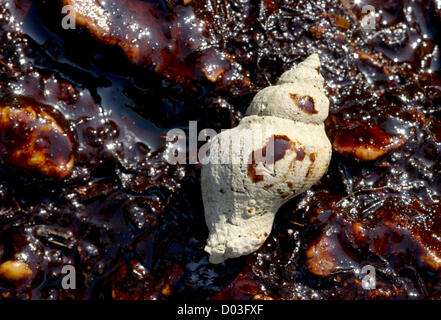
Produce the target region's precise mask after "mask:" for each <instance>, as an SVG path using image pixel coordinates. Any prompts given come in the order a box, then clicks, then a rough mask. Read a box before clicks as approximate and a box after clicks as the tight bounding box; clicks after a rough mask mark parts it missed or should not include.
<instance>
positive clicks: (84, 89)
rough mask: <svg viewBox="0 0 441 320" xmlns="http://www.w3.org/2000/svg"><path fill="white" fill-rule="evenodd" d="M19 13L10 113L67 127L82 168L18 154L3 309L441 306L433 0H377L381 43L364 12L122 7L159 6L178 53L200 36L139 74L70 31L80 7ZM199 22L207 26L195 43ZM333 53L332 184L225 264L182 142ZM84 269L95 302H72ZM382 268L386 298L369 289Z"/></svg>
mask: <svg viewBox="0 0 441 320" xmlns="http://www.w3.org/2000/svg"><path fill="white" fill-rule="evenodd" d="M77 2H80V1H77ZM0 3H1V6H0V105H1V106H12V107H14V108H18V109H20V110H22V109H21V108H23V107H24V106H32V109H33V110H35V113H36V114H40V115H41V114H43V113H44V114H47V117H48V118H47V119H51V120H50V121H49V122H50V123H51V124H53V125H51V126H50V127H51V128H52V130H55V128H57V130H58V129H59V130H61V131H62V132H63V133H64V134H65V135H64V136H65V137H69V141H71V146H70V147H69V149H70V148H71V150H72V155H73V159H74V163H73V165H72V168H71V170H69V174H61V175H58V177H57V178H56V179H54V177H53V176H51V175H49V174H47V172H45V171H44V170H38V168H41V166H40V165H38V166H36V167H32V166H30V165H26V164H24V165H20V164H18V163H14V161H8V160H7V159H6V158H4V157H3V158H2V163H1V165H0V198H1V200H2V201H1V203H0V263H1V264H4V263H6V265H4V267H3V269H4V270H3V271H2V274H3V276H2V277H1V278H0V294H1V296H2V297H3V298H20V299H29V298H34V299H37V298H42V299H87V298H114V299H149V298H156V299H172V300H177V299H178V300H182V299H209V298H215V299H222V298H234V299H252V298H254V299H266V298H275V299H348V298H355V299H385V298H408V299H427V298H440V258H441V243H440V239H441V220H440V219H441V218H440V217H441V215H440V213H441V208H440V205H439V200H440V192H441V190H440V188H441V180H440V179H441V178H440V176H441V175H440V173H441V167H440V159H439V154H440V151H441V144H440V141H441V122H440V121H441V118H440V117H441V115H440V110H439V108H440V103H441V81H440V74H439V69H440V57H439V55H440V53H439V50H440V49H439V45H440V34H439V30H441V28H440V23H441V22H440V18H439V15H438V14H437V11H436V10H434V9H435V4H434V3H433V2H432V1H382V2H380V1H371V2H370V4H372V5H373V6H374V7H375V9H376V11H377V13H378V15H379V17H378V19H377V21H376V30H375V31H369V30H365V29H363V28H361V24H360V21H361V19H362V13H361V8H360V7H359V6H358V5H354V4H352V3H351V2H347V1H337V2H336V1H318V2H317V1H266V0H265V1H263V0H262V1H192V2H190V3H189V4H187V5H186V6H183V5H182V4H181V3H180V2H177V1H134V0H132V1H117V2H115V3H116V4H115V6H118V7H119V10H121V11H122V12H123V13H124V15H123V16H127V17H131V18H130V19H132V16H133V14H132V13H127V12H128V11H124V10H126V9H127V10H129V4H131V5H132V6H137V5H139V6H141V7H142V6H148V7H150V9H151V10H150V11H149V15H152V14H154V15H157V16H158V17H159V18H158V19H157V20H155V23H156V24H159V26H158V27H157V30H161V32H159V31H158V33H157V34H156V35H157V36H160V37H164V39H166V40H164V41H166V42H167V43H168V44H169V43H173V39H175V40H176V39H181V40H182V39H187V40H189V42H188V43H179V46H178V45H177V44H176V42H174V43H175V44H176V46H175V47H174V48H175V49H176V48H178V47H179V48H180V50H179V52H178V51H176V50H174V51H173V50H170V51H163V52H162V54H161V55H160V56H159V57H160V60H158V61H159V62H158V63H155V59H156V55H157V52H155V51H154V50H152V47H151V46H150V45H151V44H149V42H148V41H146V42H143V41H141V42H140V45H141V46H145V47H144V50H145V51H143V52H142V54H141V55H139V57H143V59H144V60H142V59H141V60H137V59H134V57H138V56H134V55H133V54H132V53H131V52H132V51H130V50H131V48H130V47H126V46H124V45H121V44H124V42H123V41H122V40H121V39H120V40H118V39H117V38H118V37H121V34H119V33H117V32H116V33H115V32H114V33H112V34H111V36H112V37H114V38H115V39H113V40H112V39H111V40H108V39H106V41H104V40H103V39H102V38H100V36H97V34H96V33H95V34H94V33H93V32H91V31H90V29H87V26H81V25H78V28H77V29H75V30H64V29H62V28H61V19H62V17H63V15H62V14H61V5H62V4H63V3H62V2H61V1H60V3H59V7H57V6H55V5H53V1H44V0H36V1H27V0H20V1H12V0H0ZM366 4H367V3H366ZM135 11H136V10H135ZM145 14H146V15H147V13H145ZM135 16H140V17H141V18H142V17H144V12H143V10H137V11H136V15H135ZM134 18H136V17H134ZM186 18H189V19H190V20H192V21H193V22H192V24H191V26H198V25H203V26H204V31H203V32H202V33H201V32H199V31H197V30H196V31H194V32H188V31H187V32H186V29H185V24H184V23H183V22H180V21H185V20H186ZM130 19H129V18H127V20H124V22H127V23H129V27H130V21H129V20H130ZM112 21H113V20H112ZM112 23H113V22H112ZM143 27H150V26H140V28H143ZM118 30H120V29H118ZM155 30H156V29H155ZM164 30H165V31H164ZM167 30H168V31H169V32H167ZM133 32H134V33H133V35H135V36H136V32H138V31H137V29H134V31H133ZM181 33H185V34H186V35H187V37H184V38H182V37H178V36H177V35H179V34H181ZM193 40H194V41H193ZM178 42H179V41H178ZM118 43H119V45H118ZM198 48H199V49H200V50H199V49H198ZM194 50H195V51H196V53H194V54H193V53H192V51H194ZM182 52H183V54H181V53H182ZM313 52H318V53H319V55H320V58H321V62H322V67H321V70H320V71H321V73H322V74H323V76H324V78H325V83H326V91H327V92H326V94H327V96H328V97H329V98H330V115H329V117H328V119H327V121H326V130H327V133H328V135H329V137H330V140H331V142H332V143H333V148H334V150H333V151H334V152H333V160H332V162H331V165H330V168H329V170H328V173H327V174H326V175H325V176H324V177H323V179H322V180H321V182H320V183H319V184H318V185H317V186H315V187H313V188H312V189H311V190H309V191H307V192H305V193H303V194H301V195H299V196H297V197H296V198H294V199H293V200H291V201H289V202H288V203H287V204H285V205H284V206H283V207H282V208H281V209H280V210H279V212H278V214H277V216H276V220H275V225H274V227H273V230H272V232H271V234H270V236H269V238H268V239H267V241H266V243H265V244H264V245H263V246H262V247H261V248H260V249H259V251H257V252H256V253H254V254H252V255H250V256H248V257H246V258H240V259H235V260H231V261H227V262H226V263H224V264H222V265H216V266H214V265H210V264H209V263H208V257H207V255H206V254H205V253H204V251H203V247H204V243H205V240H206V237H207V234H208V230H207V229H206V227H205V224H204V219H203V208H202V202H201V193H200V190H199V187H198V186H199V178H200V167H199V166H198V165H180V166H174V165H173V166H172V165H169V164H168V163H167V161H166V159H165V156H164V154H165V150H166V148H167V145H166V144H165V139H164V134H165V133H166V132H167V130H168V129H170V128H176V127H183V128H184V129H185V128H186V126H188V121H189V120H198V126H199V128H205V127H209V128H213V129H216V130H220V129H222V128H224V129H226V128H231V127H233V126H235V125H237V123H238V122H239V120H240V119H241V118H242V117H243V113H244V112H245V110H246V108H247V106H248V105H249V103H250V101H251V99H252V98H253V97H254V95H255V93H256V92H257V91H258V90H260V89H261V88H263V87H266V86H268V85H271V84H275V82H276V80H277V79H278V77H280V75H281V74H282V73H283V72H284V71H286V70H287V69H289V68H291V67H292V66H294V65H296V64H297V63H298V62H300V61H302V60H304V59H305V58H306V57H307V56H308V55H309V54H311V53H313ZM129 53H130V54H129ZM195 55H196V56H195ZM193 57H195V58H194V59H193ZM219 57H221V58H219ZM224 57H225V59H224ZM225 61H226V62H228V63H226V62H225ZM176 62H180V64H178V65H176ZM158 66H159V67H158ZM161 66H163V67H161ZM166 66H167V67H166ZM182 66H187V67H188V68H184V67H182ZM208 66H209V68H208ZM170 70H172V72H170ZM204 70H205V72H204ZM24 108H25V107H24ZM308 108H309V107H308ZM308 108H306V109H307V110H309V109H308ZM8 142H9V140H7V141H6V140H5V139H4V138H3V137H2V141H0V144H1V145H6V144H7V143H8ZM61 153H62V152H61ZM51 154H54V153H52V152H51ZM54 156H55V154H54ZM57 156H60V154H58V153H57ZM56 158H57V157H56ZM44 159H49V158H44ZM54 159H55V158H54ZM57 159H58V158H57ZM66 264H72V265H74V266H75V267H76V270H77V290H71V291H69V290H63V289H62V288H61V278H62V274H61V268H62V266H63V265H66ZM365 265H372V266H373V267H375V269H376V276H377V282H376V289H375V290H365V289H363V288H362V286H361V276H360V274H359V273H357V271H359V270H361V268H362V267H363V266H365Z"/></svg>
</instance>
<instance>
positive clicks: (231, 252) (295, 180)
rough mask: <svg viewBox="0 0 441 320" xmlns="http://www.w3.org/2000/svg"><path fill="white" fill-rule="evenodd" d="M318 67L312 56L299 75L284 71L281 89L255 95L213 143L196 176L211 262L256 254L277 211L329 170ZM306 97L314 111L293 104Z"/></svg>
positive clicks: (324, 103) (326, 105)
mask: <svg viewBox="0 0 441 320" xmlns="http://www.w3.org/2000/svg"><path fill="white" fill-rule="evenodd" d="M319 65H320V63H319V60H318V56H317V55H312V56H310V57H309V58H308V59H306V60H305V61H304V62H303V63H301V64H299V66H298V69H300V70H302V73H299V72H298V71H297V72H296V70H297V69H294V70H290V71H287V72H286V73H284V74H283V75H282V77H281V79H282V78H283V79H284V81H283V83H282V84H280V85H276V86H272V87H268V88H265V89H263V90H261V91H260V92H259V93H258V94H257V95H256V97H255V99H254V100H253V102H252V103H251V105H250V107H249V109H248V110H247V115H248V116H247V117H245V118H243V119H242V121H241V122H240V124H239V125H238V126H237V127H236V128H233V129H229V130H226V131H223V132H222V133H220V134H218V135H217V136H216V137H214V139H213V140H212V142H211V143H210V149H209V150H210V152H209V155H208V156H207V157H208V159H206V161H207V160H208V163H207V164H205V165H203V167H202V173H201V186H202V197H203V201H204V209H205V219H206V223H207V226H208V229H209V231H210V234H209V237H208V241H207V245H206V247H205V251H207V252H208V253H209V254H210V262H212V263H220V262H222V261H224V260H225V259H228V258H235V257H239V256H242V255H247V254H250V253H252V252H254V251H256V250H257V249H258V248H259V247H260V246H261V245H262V244H263V243H264V242H265V240H266V238H267V237H268V235H269V234H270V232H271V228H272V224H273V221H274V217H275V214H276V212H277V210H278V209H279V208H280V206H282V205H283V204H284V203H285V202H286V201H288V200H289V199H291V198H293V197H294V196H296V195H298V194H300V193H302V192H304V191H306V190H308V189H309V188H310V187H311V186H312V185H314V184H315V183H316V182H317V181H318V180H319V179H320V178H321V177H322V176H323V175H324V173H325V172H326V170H327V168H328V165H329V162H330V160H331V150H332V149H331V144H330V142H329V140H328V138H327V136H326V133H325V130H324V125H323V121H324V120H325V119H326V117H327V115H328V109H329V101H328V99H327V98H326V96H325V95H324V94H323V92H322V88H321V89H319V88H318V87H317V85H318V84H320V81H321V80H320V78H321V79H323V78H322V77H321V75H319V74H318V72H317V69H318V67H319ZM312 73H315V74H312ZM314 79H315V80H314ZM291 80H292V81H294V83H290V82H286V81H291ZM306 80H307V81H306ZM322 86H323V84H322ZM306 96H307V97H310V98H311V99H313V106H312V107H313V108H314V109H310V108H309V109H307V110H303V109H302V108H301V106H299V103H298V101H296V98H297V99H301V97H306ZM301 103H302V101H301V102H300V104H301ZM305 103H306V102H305ZM311 110H315V111H314V112H311Z"/></svg>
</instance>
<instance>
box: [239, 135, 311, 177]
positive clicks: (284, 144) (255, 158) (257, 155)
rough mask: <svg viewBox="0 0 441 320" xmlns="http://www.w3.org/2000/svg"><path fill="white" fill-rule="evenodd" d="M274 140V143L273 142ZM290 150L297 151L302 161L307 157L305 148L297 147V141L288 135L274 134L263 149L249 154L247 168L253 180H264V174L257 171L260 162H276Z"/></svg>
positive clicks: (297, 156)
mask: <svg viewBox="0 0 441 320" xmlns="http://www.w3.org/2000/svg"><path fill="white" fill-rule="evenodd" d="M273 141H274V143H272V142H273ZM288 150H294V151H295V152H296V158H295V159H296V160H299V161H302V160H303V159H304V158H305V150H304V148H303V147H298V148H296V144H295V142H293V141H291V140H290V139H289V138H288V137H287V136H286V135H273V136H272V137H271V138H270V139H268V141H267V143H266V145H265V146H264V147H263V148H262V149H258V150H255V151H253V152H252V153H251V154H250V156H249V161H248V170H247V173H248V176H249V177H250V179H251V181H253V182H259V181H263V174H260V173H257V172H256V171H257V165H258V163H259V162H264V163H268V164H274V163H276V161H279V160H281V159H282V158H283V157H284V156H285V154H286V152H287V151H288Z"/></svg>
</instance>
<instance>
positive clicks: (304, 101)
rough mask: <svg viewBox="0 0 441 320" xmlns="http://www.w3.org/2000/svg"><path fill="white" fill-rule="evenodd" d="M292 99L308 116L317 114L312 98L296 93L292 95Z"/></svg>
mask: <svg viewBox="0 0 441 320" xmlns="http://www.w3.org/2000/svg"><path fill="white" fill-rule="evenodd" d="M290 97H291V99H293V100H294V102H295V104H296V105H298V106H299V108H300V109H301V110H302V111H303V112H305V113H308V114H317V113H318V111H317V110H316V109H315V104H314V99H313V98H312V97H310V96H300V95H298V94H295V93H290Z"/></svg>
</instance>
